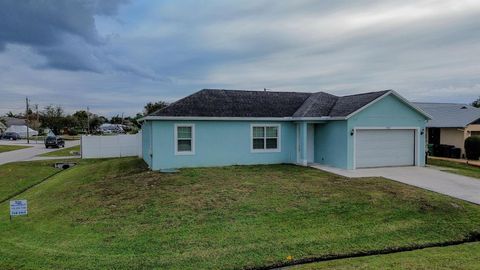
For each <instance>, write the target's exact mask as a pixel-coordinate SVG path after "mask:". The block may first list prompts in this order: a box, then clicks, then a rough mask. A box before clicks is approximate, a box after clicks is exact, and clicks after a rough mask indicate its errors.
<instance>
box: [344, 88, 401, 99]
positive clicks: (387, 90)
mask: <svg viewBox="0 0 480 270" xmlns="http://www.w3.org/2000/svg"><path fill="white" fill-rule="evenodd" d="M389 91H393V90H392V89H385V90H380V91H370V92H365V93H358V94H352V95H346V96H341V97H353V96H362V95H369V94H373V93H380V92H385V93H386V92H389Z"/></svg>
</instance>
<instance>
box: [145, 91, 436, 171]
mask: <svg viewBox="0 0 480 270" xmlns="http://www.w3.org/2000/svg"><path fill="white" fill-rule="evenodd" d="M429 119H430V117H429V115H428V114H426V113H425V112H423V111H422V110H421V109H419V108H417V107H416V106H414V105H413V104H411V103H410V102H408V101H407V100H406V99H404V98H403V97H401V96H400V95H399V94H398V93H396V92H395V91H391V90H388V91H380V92H370V93H364V94H357V95H350V96H343V97H338V96H334V95H330V94H327V93H324V92H318V93H299V92H270V91H242V90H213V89H206V90H201V91H199V92H196V93H194V94H192V95H190V96H188V97H185V98H183V99H181V100H179V101H177V102H175V103H173V104H171V105H170V106H168V107H166V108H164V109H162V110H159V111H157V112H155V113H153V114H151V115H148V116H146V117H144V118H143V119H142V123H143V124H142V134H143V135H142V136H143V158H144V160H145V162H146V163H147V164H148V166H149V167H150V168H151V169H152V170H167V169H174V168H182V167H205V166H225V165H247V164H275V163H293V164H300V165H308V164H310V163H318V164H324V165H328V166H334V167H338V168H343V169H357V168H368V167H384V166H424V164H425V145H424V143H425V124H426V122H427V120H429Z"/></svg>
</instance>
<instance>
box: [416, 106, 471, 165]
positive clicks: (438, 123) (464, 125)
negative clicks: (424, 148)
mask: <svg viewBox="0 0 480 270" xmlns="http://www.w3.org/2000/svg"><path fill="white" fill-rule="evenodd" d="M414 104H415V105H416V106H418V107H419V108H420V109H422V110H424V111H425V112H427V113H428V114H430V115H431V116H432V120H430V121H429V122H428V123H427V125H426V127H427V130H426V135H427V136H426V137H425V138H426V140H427V143H428V144H446V145H453V146H455V147H456V148H460V149H461V153H462V157H463V156H464V155H465V149H464V143H465V139H466V138H468V137H470V136H476V135H478V136H480V109H479V108H475V107H473V106H470V105H466V104H455V103H420V102H416V103H414Z"/></svg>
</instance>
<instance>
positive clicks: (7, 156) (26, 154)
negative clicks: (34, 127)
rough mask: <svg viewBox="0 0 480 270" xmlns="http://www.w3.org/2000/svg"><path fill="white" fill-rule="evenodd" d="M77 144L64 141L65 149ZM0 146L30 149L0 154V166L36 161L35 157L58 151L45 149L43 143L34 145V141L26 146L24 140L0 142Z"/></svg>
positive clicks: (76, 142) (77, 143)
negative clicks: (16, 146) (23, 146)
mask: <svg viewBox="0 0 480 270" xmlns="http://www.w3.org/2000/svg"><path fill="white" fill-rule="evenodd" d="M79 144H80V141H65V147H66V148H67V147H72V146H76V145H79ZM0 145H25V146H31V147H30V148H25V149H21V150H16V151H10V152H4V153H0V165H1V164H5V163H10V162H16V161H26V160H31V159H35V160H38V158H35V156H37V155H41V154H43V153H48V152H52V151H56V150H58V149H56V148H48V149H47V148H45V145H44V144H43V141H39V142H38V143H35V141H30V144H27V141H26V140H19V141H6V140H0ZM60 149H61V148H60ZM46 159H47V158H46Z"/></svg>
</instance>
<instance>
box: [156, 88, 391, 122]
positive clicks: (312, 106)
mask: <svg viewBox="0 0 480 270" xmlns="http://www.w3.org/2000/svg"><path fill="white" fill-rule="evenodd" d="M387 92H389V90H386V91H379V92H370V93H363V94H357V95H350V96H343V97H338V96H334V95H331V94H328V93H324V92H317V93H302V92H272V91H246V90H224V89H204V90H201V91H198V92H196V93H194V94H192V95H190V96H187V97H185V98H183V99H180V100H178V101H177V102H174V103H172V104H171V105H170V106H168V107H166V108H163V109H161V110H158V111H156V112H154V113H152V114H150V116H186V117H195V116H197V117H198V116H200V117H322V116H330V117H344V116H348V115H349V114H351V113H353V112H355V111H357V110H358V109H360V108H362V107H363V106H365V105H367V104H368V103H370V102H372V101H374V100H375V99H377V98H379V97H381V96H383V95H384V94H386V93H387Z"/></svg>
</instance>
